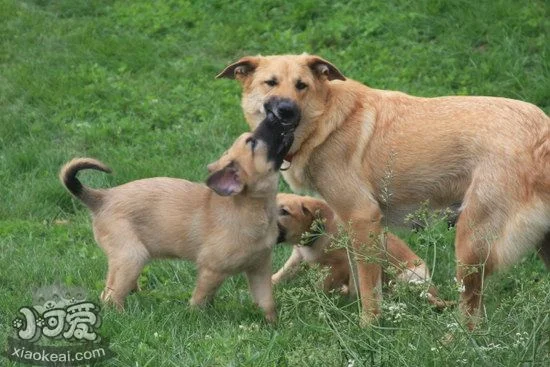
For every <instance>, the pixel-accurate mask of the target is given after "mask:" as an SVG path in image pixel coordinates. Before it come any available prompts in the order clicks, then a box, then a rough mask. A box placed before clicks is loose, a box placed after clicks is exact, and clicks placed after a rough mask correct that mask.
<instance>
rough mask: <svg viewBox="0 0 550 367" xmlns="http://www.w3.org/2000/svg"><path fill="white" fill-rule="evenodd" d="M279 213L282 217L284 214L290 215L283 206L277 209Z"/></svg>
mask: <svg viewBox="0 0 550 367" xmlns="http://www.w3.org/2000/svg"><path fill="white" fill-rule="evenodd" d="M279 215H280V216H282V217H284V216H287V215H290V213H289V212H288V210H286V209H285V208H281V209H279Z"/></svg>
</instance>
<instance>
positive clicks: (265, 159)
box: [206, 111, 297, 196]
mask: <svg viewBox="0 0 550 367" xmlns="http://www.w3.org/2000/svg"><path fill="white" fill-rule="evenodd" d="M296 123H297V120H296V119H285V120H284V121H281V120H280V119H278V118H277V117H276V116H275V114H273V113H272V112H271V111H268V113H267V116H266V118H265V119H264V120H263V121H262V123H261V124H260V125H259V126H258V128H257V129H256V130H255V131H254V133H244V134H242V135H241V136H240V137H238V138H237V140H236V141H235V142H234V143H233V145H232V146H231V148H229V150H228V151H227V152H225V154H224V155H223V156H222V157H221V158H220V159H218V160H217V161H216V162H214V163H211V164H209V165H208V171H209V172H210V173H211V175H210V177H208V179H207V181H206V184H207V185H208V187H210V188H211V189H212V190H214V191H215V192H216V193H218V194H219V195H222V196H232V195H237V194H240V193H241V192H246V193H247V194H249V195H267V194H269V193H272V192H273V193H274V192H276V190H277V183H278V175H277V173H278V170H279V168H280V167H281V164H282V162H283V158H284V157H285V155H286V154H287V153H288V150H289V149H290V147H291V145H292V141H293V135H292V132H287V130H288V129H289V128H290V129H291V130H292V129H293V128H294V127H295V126H296Z"/></svg>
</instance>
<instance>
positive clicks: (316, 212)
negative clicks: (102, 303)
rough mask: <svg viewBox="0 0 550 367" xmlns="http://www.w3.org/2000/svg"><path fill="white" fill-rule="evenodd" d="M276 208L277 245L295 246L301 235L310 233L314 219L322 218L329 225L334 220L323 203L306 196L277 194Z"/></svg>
mask: <svg viewBox="0 0 550 367" xmlns="http://www.w3.org/2000/svg"><path fill="white" fill-rule="evenodd" d="M277 206H278V208H279V213H278V217H277V225H278V227H279V238H278V240H277V243H281V242H288V243H291V244H297V243H299V242H300V240H301V239H302V234H303V233H305V232H308V231H310V228H311V225H312V223H313V221H314V220H315V219H318V218H322V219H326V220H327V222H331V223H332V221H333V220H334V213H333V211H332V209H330V207H329V206H328V205H327V204H326V203H325V202H324V201H322V200H318V199H314V198H312V197H308V196H299V195H294V194H284V193H280V194H277Z"/></svg>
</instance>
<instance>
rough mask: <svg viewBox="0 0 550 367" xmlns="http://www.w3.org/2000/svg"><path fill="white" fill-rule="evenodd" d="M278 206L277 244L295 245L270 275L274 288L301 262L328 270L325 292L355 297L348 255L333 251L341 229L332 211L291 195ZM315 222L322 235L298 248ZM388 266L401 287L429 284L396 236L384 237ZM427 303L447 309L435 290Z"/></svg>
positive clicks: (426, 273)
mask: <svg viewBox="0 0 550 367" xmlns="http://www.w3.org/2000/svg"><path fill="white" fill-rule="evenodd" d="M277 205H278V206H279V215H278V219H277V224H278V226H279V238H278V239H277V242H288V243H291V244H294V246H293V249H292V254H291V255H290V257H289V258H288V260H287V261H286V263H285V264H284V265H283V267H281V269H279V271H278V272H276V273H275V274H273V276H272V277H271V281H272V282H273V284H277V283H279V282H280V281H281V280H283V279H289V278H291V277H293V276H294V275H295V274H296V271H297V270H298V269H299V267H300V264H301V263H302V262H306V263H308V264H320V265H322V266H324V267H327V268H328V269H329V273H328V275H327V277H326V278H325V280H324V283H323V288H324V289H325V291H330V290H342V291H343V293H348V292H349V293H350V294H351V295H354V294H356V292H355V289H356V279H354V277H353V276H352V274H353V273H355V271H354V272H352V271H351V266H350V261H351V259H350V258H349V257H348V252H347V250H346V249H345V248H334V247H333V241H334V238H335V237H336V236H337V234H338V226H339V225H342V223H341V222H340V221H339V219H338V218H337V217H336V215H335V213H334V212H333V211H332V209H331V208H330V207H329V206H328V205H327V204H326V203H325V202H324V201H323V200H319V199H315V198H312V197H309V196H298V195H294V194H282V193H280V194H278V195H277ZM315 219H323V220H324V232H325V233H324V234H315V235H314V237H313V238H312V240H311V243H308V244H307V246H301V245H300V242H301V241H302V234H303V233H305V232H309V233H311V231H312V230H311V225H312V224H313V222H314V220H315ZM383 246H385V249H386V252H385V254H386V256H387V257H386V259H384V260H385V262H386V263H387V265H389V266H391V267H392V268H393V269H394V270H395V271H396V275H397V277H396V280H397V281H399V282H404V283H415V284H428V283H429V282H430V272H429V270H428V268H427V266H426V264H425V263H424V261H422V259H421V258H420V257H418V256H417V255H416V254H415V253H414V252H413V251H411V249H410V248H409V247H408V246H406V245H405V243H404V242H403V241H401V240H400V239H399V238H398V237H397V236H395V235H393V234H391V233H387V234H386V242H385V244H383ZM427 299H428V301H429V302H430V303H431V304H433V305H434V306H436V307H437V308H444V307H446V306H448V305H449V303H446V302H444V301H442V300H441V299H439V298H438V296H437V291H436V290H435V288H434V287H432V286H429V287H428V289H427Z"/></svg>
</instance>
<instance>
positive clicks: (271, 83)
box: [265, 79, 277, 87]
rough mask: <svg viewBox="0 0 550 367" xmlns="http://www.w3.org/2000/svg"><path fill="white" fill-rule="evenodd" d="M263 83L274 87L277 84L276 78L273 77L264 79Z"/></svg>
mask: <svg viewBox="0 0 550 367" xmlns="http://www.w3.org/2000/svg"><path fill="white" fill-rule="evenodd" d="M265 84H267V85H269V86H270V87H274V86H276V85H277V80H275V79H270V80H266V81H265Z"/></svg>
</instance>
